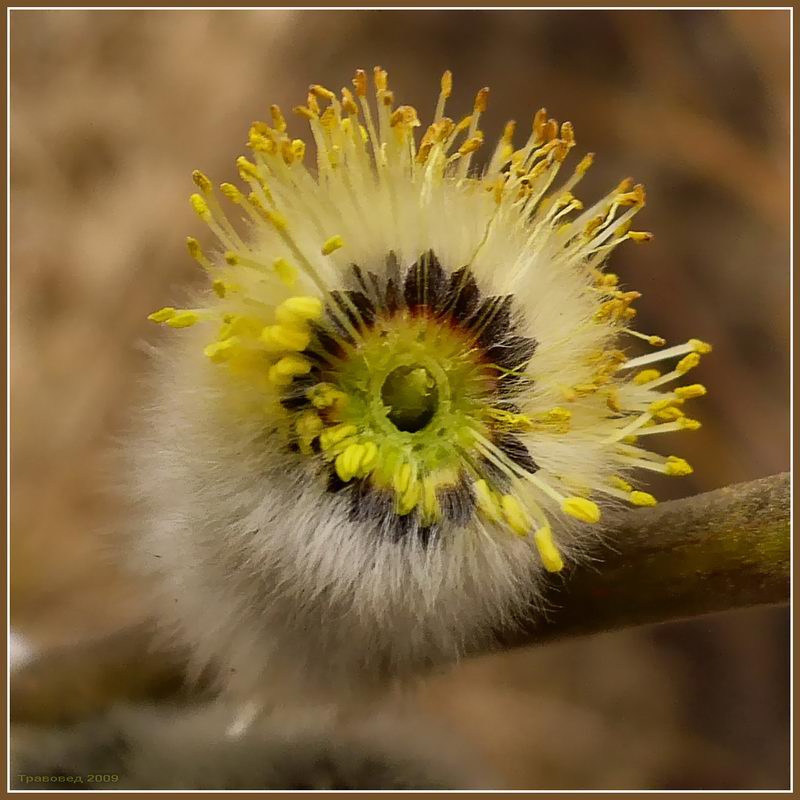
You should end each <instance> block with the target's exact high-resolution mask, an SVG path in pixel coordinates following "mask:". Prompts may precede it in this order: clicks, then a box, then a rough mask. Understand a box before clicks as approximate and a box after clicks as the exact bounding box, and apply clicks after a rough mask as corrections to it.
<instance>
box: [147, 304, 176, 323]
mask: <svg viewBox="0 0 800 800" xmlns="http://www.w3.org/2000/svg"><path fill="white" fill-rule="evenodd" d="M175 314H176V311H175V309H174V308H172V306H165V307H164V308H160V309H159V310H158V311H154V312H153V313H152V314H148V316H147V319H149V320H150V322H159V323H160V322H166V321H167V320H168V319H172V317H174V316H175Z"/></svg>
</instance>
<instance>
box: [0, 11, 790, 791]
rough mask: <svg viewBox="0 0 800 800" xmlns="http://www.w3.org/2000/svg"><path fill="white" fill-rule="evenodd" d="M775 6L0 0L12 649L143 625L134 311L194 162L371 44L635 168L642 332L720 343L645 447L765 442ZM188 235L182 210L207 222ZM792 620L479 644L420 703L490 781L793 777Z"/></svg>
mask: <svg viewBox="0 0 800 800" xmlns="http://www.w3.org/2000/svg"><path fill="white" fill-rule="evenodd" d="M788 27H789V18H788V14H787V13H786V12H753V11H740V12H602V11H600V12H570V11H565V12H464V11H460V12H456V11H452V12H450V11H448V12H423V11H409V12H383V11H382V12H377V11H374V12H369V11H347V12H301V11H274V12H263V11H262V12H205V11H186V12H84V11H50V12H37V11H30V12H29V11H15V12H12V15H11V32H10V35H11V54H12V57H11V136H12V141H11V145H12V169H11V186H12V229H11V234H12V260H11V270H12V272H11V309H12V337H13V338H12V381H13V394H12V414H13V416H12V470H13V472H12V480H13V483H12V495H13V507H12V523H13V524H12V614H13V616H12V621H13V625H14V629H15V631H16V632H18V633H20V634H22V635H23V636H24V637H25V638H26V640H27V641H28V642H29V643H30V644H32V645H33V646H35V647H40V648H47V647H50V646H61V645H67V644H70V643H73V642H75V641H79V640H84V639H86V638H91V637H101V636H104V635H106V634H109V633H111V632H113V631H115V630H118V629H119V628H121V627H123V626H125V625H128V624H130V623H132V622H136V621H137V620H138V619H139V618H140V617H141V615H142V603H141V602H140V600H141V597H140V594H141V593H139V594H137V588H138V587H137V586H135V585H132V584H131V582H130V581H129V580H126V579H125V578H124V576H122V575H121V574H118V573H117V572H116V571H114V570H113V569H111V568H110V567H108V566H107V565H106V563H105V560H104V555H103V552H102V549H103V548H102V541H103V534H104V533H106V532H108V531H113V529H114V526H115V525H116V524H117V520H118V517H119V513H120V510H119V507H118V506H117V505H116V501H114V500H112V499H110V497H109V496H108V495H104V493H103V492H102V491H101V487H102V485H103V484H104V483H106V482H108V483H112V484H113V482H114V474H113V470H114V468H113V467H112V466H109V464H110V463H113V462H109V461H107V453H108V452H109V451H110V450H113V447H114V436H115V434H117V433H118V432H119V431H121V430H124V428H125V425H126V420H127V419H128V416H129V413H130V409H131V407H132V405H133V404H135V403H136V402H137V400H138V386H139V376H140V375H141V373H142V370H143V369H144V368H145V358H144V356H143V355H142V354H141V352H140V351H138V350H137V349H136V344H137V342H138V341H139V340H141V339H142V338H144V337H147V336H148V335H150V328H149V323H147V322H146V320H145V317H146V315H147V314H148V313H149V312H150V311H151V310H152V309H154V308H157V307H160V306H162V305H164V304H165V303H167V302H168V301H169V300H170V299H171V298H174V297H175V294H174V293H173V289H174V287H175V286H177V285H180V284H185V283H187V282H189V281H192V280H196V279H197V270H196V269H195V267H194V265H193V263H192V262H191V260H190V259H189V257H188V256H187V255H186V253H185V250H184V244H183V240H184V236H185V235H186V234H187V233H194V234H198V231H200V228H201V226H200V224H199V223H198V221H197V219H196V218H194V217H193V215H192V212H191V210H190V208H189V204H188V202H187V196H188V194H189V193H190V192H191V191H192V189H193V187H192V184H191V180H190V173H191V170H192V169H193V168H195V167H201V168H202V169H204V170H205V171H207V172H208V173H210V174H211V176H212V177H213V178H215V179H217V180H228V179H230V178H231V177H235V169H234V164H233V162H234V159H235V157H236V156H237V155H239V154H240V153H241V152H242V151H243V147H244V140H245V137H246V131H247V126H248V124H249V123H250V121H251V120H253V119H257V118H261V117H263V116H264V114H265V113H266V109H267V107H268V104H269V103H272V102H277V103H279V104H280V105H281V106H283V107H284V108H287V109H288V108H291V107H292V106H293V105H295V104H297V103H298V102H300V101H302V100H303V98H304V97H305V89H306V87H307V85H308V84H309V83H311V82H321V83H324V84H326V85H329V86H331V88H337V87H339V86H342V85H348V83H349V79H350V77H351V75H352V72H353V69H354V68H355V67H362V66H363V67H367V68H369V67H371V66H372V65H374V64H381V65H382V66H384V67H385V68H387V69H388V70H389V74H390V80H391V81H392V83H393V85H394V89H395V92H396V95H397V96H398V97H399V98H402V101H403V102H410V103H412V104H414V105H416V106H417V107H418V108H419V109H420V113H421V115H422V116H423V119H424V117H425V116H426V115H429V114H430V113H431V112H432V110H433V106H434V103H435V99H436V94H437V91H438V79H439V76H440V74H441V72H442V71H443V70H444V69H445V68H451V69H452V70H453V71H454V74H455V87H456V88H455V93H454V98H453V101H451V102H452V103H453V106H452V107H451V111H452V112H453V113H457V109H458V108H459V107H460V108H461V109H463V111H464V113H466V111H467V110H468V109H469V107H470V103H471V99H472V96H473V93H474V91H475V90H476V89H477V88H479V87H480V86H483V85H486V84H488V85H490V86H491V87H492V95H491V99H490V114H489V116H488V118H489V119H490V120H491V122H490V123H489V124H488V125H487V129H486V133H487V135H488V136H489V137H490V138H491V137H492V136H493V135H495V134H497V133H499V132H500V130H501V129H502V125H503V123H504V121H505V120H506V119H508V118H515V119H517V120H519V122H520V125H524V124H526V123H527V120H528V119H529V118H530V115H531V114H532V112H533V111H534V110H535V109H536V108H537V107H538V106H540V105H546V106H547V107H548V110H549V111H550V112H551V114H553V115H554V116H556V117H557V118H559V119H565V118H568V119H571V120H572V121H573V122H574V123H575V127H576V131H577V136H578V144H579V148H578V149H579V150H581V151H588V150H591V151H595V152H596V153H597V154H598V159H597V162H596V166H595V167H594V168H593V170H592V171H591V172H590V173H589V175H588V176H587V178H586V179H585V180H584V182H583V183H582V185H581V187H580V194H581V197H583V198H584V199H591V198H593V197H595V196H597V195H598V194H599V193H600V192H601V191H605V190H606V189H607V188H608V187H609V186H610V185H613V184H614V183H615V182H616V181H617V180H618V179H620V178H621V177H624V176H625V175H627V174H630V175H632V176H634V177H636V178H637V179H638V180H642V181H643V182H645V183H646V184H647V186H648V198H649V202H648V208H647V209H646V211H645V212H644V213H643V215H642V216H641V217H639V218H638V219H639V220H640V222H639V226H640V227H642V226H644V227H645V228H647V229H649V230H652V231H654V232H655V234H656V239H655V241H654V242H653V243H652V244H651V245H649V246H647V247H634V246H626V247H623V248H620V250H619V251H617V252H616V253H615V254H614V265H615V271H616V272H619V273H620V274H621V275H622V277H623V280H625V281H626V282H629V283H630V284H631V285H632V286H633V288H636V289H638V290H640V291H642V292H643V293H644V297H643V299H642V301H640V304H639V307H640V318H641V320H642V322H641V325H640V328H641V329H643V330H646V331H652V332H657V333H661V334H663V335H664V336H666V337H667V338H668V339H670V340H672V341H682V340H685V338H686V337H687V336H697V337H700V338H703V339H707V340H710V341H711V342H713V343H714V345H715V350H714V353H713V355H711V356H709V357H707V358H706V359H705V360H704V362H703V365H702V366H701V368H700V370H699V371H698V373H697V376H696V377H697V380H701V381H702V382H703V383H705V384H706V385H707V386H708V388H709V396H708V397H707V398H705V399H704V400H703V401H700V402H699V403H698V405H697V407H696V412H697V416H699V417H700V418H701V419H702V421H703V428H702V430H700V431H699V432H697V433H694V434H684V435H683V436H681V438H680V440H679V441H676V442H674V443H673V442H670V443H668V444H665V445H664V446H665V447H668V448H669V449H670V450H672V448H673V447H674V448H675V449H676V450H679V452H680V453H681V455H685V456H686V457H687V458H688V460H689V461H690V462H691V463H692V464H693V465H694V466H695V473H694V475H692V476H691V477H690V478H684V479H681V480H680V481H675V480H674V479H673V480H671V481H665V482H664V483H663V484H658V485H656V486H655V491H656V494H658V495H659V496H660V497H664V498H666V497H668V496H677V495H680V494H690V493H694V492H697V491H702V490H705V489H712V488H716V487H718V486H722V485H724V484H727V483H731V482H735V481H743V480H747V479H751V478H756V477H759V476H762V475H766V474H769V473H773V472H777V471H781V470H785V469H787V466H788V313H789V312H788V285H789V263H788V80H789V62H788V59H789V49H788V47H789V35H788ZM201 235H202V232H201ZM787 666H788V628H787V615H786V613H785V611H784V610H781V609H768V610H757V611H751V612H743V613H736V614H730V615H725V616H721V617H717V618H707V619H703V620H699V621H696V622H692V623H676V624H671V625H665V626H661V627H658V628H655V629H642V630H635V631H628V632H621V633H618V634H612V635H605V636H601V637H594V638H591V639H585V640H580V641H574V642H570V643H566V644H562V645H554V646H550V647H547V648H541V649H539V650H532V651H522V652H517V653H513V654H509V655H505V656H495V657H491V658H485V659H480V660H477V661H474V662H472V663H469V664H466V665H464V666H463V667H461V668H459V669H457V670H455V671H454V672H453V673H452V674H450V675H447V676H442V677H439V678H436V679H434V680H433V681H431V684H430V686H429V687H428V688H427V689H426V690H424V691H423V692H422V694H421V698H420V702H421V703H422V704H423V705H425V706H426V707H427V709H428V710H429V711H431V712H432V713H435V714H437V715H439V716H440V717H442V718H443V719H445V720H446V721H448V723H449V724H450V725H451V726H452V728H453V730H454V731H457V732H458V734H459V735H462V736H466V737H467V738H469V739H471V740H472V741H473V742H474V743H475V745H476V746H477V747H478V748H479V749H480V750H481V751H482V752H483V754H484V755H485V757H486V758H487V760H488V761H489V762H490V763H491V764H492V765H493V766H494V767H495V768H496V769H498V770H499V772H500V774H501V775H502V776H503V779H504V780H505V781H506V783H507V785H508V786H510V787H530V788H545V787H549V788H559V787H569V788H605V787H614V788H626V787H646V788H647V787H649V788H694V787H700V788H715V787H730V788H751V787H784V786H786V785H787V782H788V752H787V750H788V747H787V743H788V712H787V702H788V700H787V697H788V688H787V687H788V673H787Z"/></svg>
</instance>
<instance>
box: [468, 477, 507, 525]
mask: <svg viewBox="0 0 800 800" xmlns="http://www.w3.org/2000/svg"><path fill="white" fill-rule="evenodd" d="M472 488H473V489H474V491H475V500H476V501H477V504H478V509H479V510H480V511H481V512H483V514H484V516H485V517H487V518H488V519H490V520H491V521H492V522H499V521H500V511H501V509H500V505H499V503H498V502H497V498H496V496H495V494H494V492H493V491H492V490H491V489H490V488H489V485H488V484H487V483H486V481H485V480H483V479H482V478H481V479H480V480H478V481H475V483H474V484H473V485H472Z"/></svg>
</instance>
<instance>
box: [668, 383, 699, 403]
mask: <svg viewBox="0 0 800 800" xmlns="http://www.w3.org/2000/svg"><path fill="white" fill-rule="evenodd" d="M705 393H706V387H705V386H703V384H702V383H692V384H690V385H689V386H678V388H677V389H675V394H676V395H677V396H678V397H680V398H681V399H682V400H691V399H693V398H695V397H702V396H703V395H704V394H705Z"/></svg>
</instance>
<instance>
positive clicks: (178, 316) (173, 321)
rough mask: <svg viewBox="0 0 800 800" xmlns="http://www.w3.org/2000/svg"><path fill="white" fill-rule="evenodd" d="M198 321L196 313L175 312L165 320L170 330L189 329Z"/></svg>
mask: <svg viewBox="0 0 800 800" xmlns="http://www.w3.org/2000/svg"><path fill="white" fill-rule="evenodd" d="M199 319H200V317H199V315H198V314H197V312H196V311H177V312H176V313H175V314H173V315H172V316H170V317H169V319H167V320H166V323H167V325H169V326H170V328H190V327H191V326H192V325H194V324H195V323H196V322H197V321H198V320H199Z"/></svg>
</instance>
